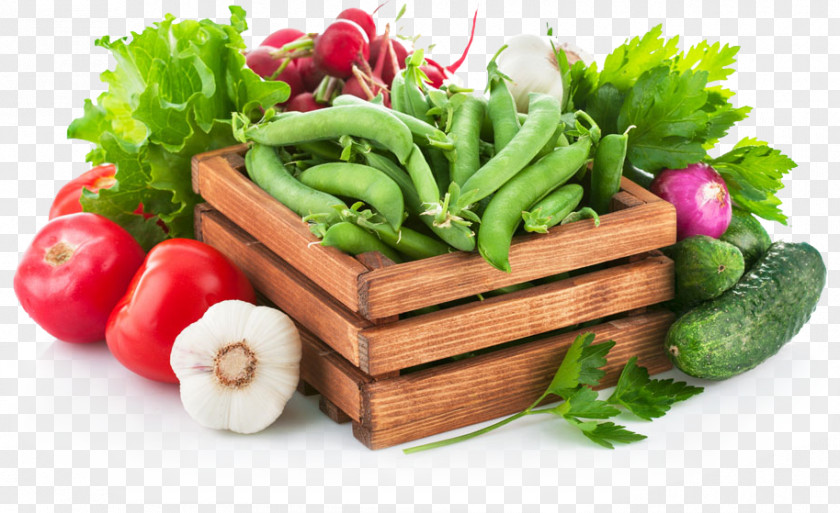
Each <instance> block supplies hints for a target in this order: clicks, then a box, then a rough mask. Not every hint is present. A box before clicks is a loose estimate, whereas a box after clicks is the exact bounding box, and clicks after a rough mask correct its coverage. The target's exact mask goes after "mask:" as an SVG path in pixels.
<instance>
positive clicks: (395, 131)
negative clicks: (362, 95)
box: [245, 105, 414, 162]
mask: <svg viewBox="0 0 840 513" xmlns="http://www.w3.org/2000/svg"><path fill="white" fill-rule="evenodd" d="M245 135H246V138H247V139H249V140H251V141H254V142H258V143H260V144H267V145H269V146H290V145H295V144H300V143H304V142H310V141H322V140H325V139H338V138H339V137H341V136H343V135H350V136H352V137H361V138H364V139H370V140H371V141H375V142H377V143H379V144H381V145H382V146H384V147H385V148H387V149H388V150H389V151H391V152H392V153H393V154H394V155H396V156H397V158H398V159H399V160H400V162H405V160H406V159H407V158H408V155H409V154H410V153H411V150H412V147H413V145H414V142H413V140H412V138H411V131H410V130H409V129H408V127H406V126H405V124H404V123H403V122H402V121H400V120H399V119H397V118H396V117H394V116H393V115H391V114H389V113H387V112H384V111H382V110H380V109H377V108H376V107H373V106H368V105H347V106H344V107H328V108H326V109H319V110H313V111H311V112H304V113H301V114H298V115H296V116H292V117H289V118H284V119H282V120H280V121H275V122H270V123H265V124H261V125H255V126H252V127H249V128H248V129H247V130H246V131H245Z"/></svg>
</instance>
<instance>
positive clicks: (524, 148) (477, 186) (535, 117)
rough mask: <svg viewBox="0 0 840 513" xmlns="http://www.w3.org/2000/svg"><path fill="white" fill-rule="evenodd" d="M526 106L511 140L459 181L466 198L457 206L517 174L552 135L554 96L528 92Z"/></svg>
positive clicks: (557, 109) (556, 104)
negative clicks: (461, 183) (526, 111)
mask: <svg viewBox="0 0 840 513" xmlns="http://www.w3.org/2000/svg"><path fill="white" fill-rule="evenodd" d="M528 109H529V110H528V112H529V114H528V119H527V120H526V121H525V123H524V124H523V125H522V128H521V129H520V130H519V132H517V134H516V135H515V136H514V137H513V139H511V141H510V142H509V143H508V144H507V145H506V146H505V147H504V148H502V151H500V152H499V153H497V154H496V155H495V156H494V157H493V158H492V159H490V160H489V161H488V162H487V163H486V164H484V165H483V166H482V167H481V169H479V170H478V171H476V172H475V174H473V175H472V176H471V177H470V178H469V179H468V180H467V181H466V182H465V183H464V184H463V186H462V187H461V198H466V199H464V200H463V203H464V204H461V205H459V206H461V207H465V206H466V204H469V203H474V202H476V201H478V200H481V199H483V198H485V197H487V196H489V195H490V194H492V193H493V192H495V191H496V190H498V189H499V187H501V186H502V185H504V184H505V182H507V181H508V180H510V179H511V178H513V177H514V176H515V175H516V174H517V173H519V172H520V171H521V170H522V169H523V168H524V167H525V166H526V165H527V164H528V162H530V161H531V159H533V158H534V156H535V155H536V154H537V152H539V151H540V148H542V147H543V145H545V143H546V142H548V140H549V139H550V138H551V136H552V135H553V134H554V129H555V128H556V127H557V124H558V123H559V122H560V113H561V106H560V102H559V101H558V100H557V99H556V98H554V97H552V96H549V95H547V94H541V93H531V95H530V104H529V107H528ZM476 132H477V130H476ZM576 170H577V169H576ZM488 208H489V207H488Z"/></svg>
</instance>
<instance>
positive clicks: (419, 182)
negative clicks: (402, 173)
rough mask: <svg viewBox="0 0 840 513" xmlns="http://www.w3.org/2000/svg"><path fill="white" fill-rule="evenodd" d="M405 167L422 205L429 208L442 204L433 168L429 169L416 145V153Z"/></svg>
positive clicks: (409, 158) (414, 152) (412, 154)
mask: <svg viewBox="0 0 840 513" xmlns="http://www.w3.org/2000/svg"><path fill="white" fill-rule="evenodd" d="M405 167H406V169H407V170H408V176H410V177H411V183H413V184H414V190H416V191H417V197H418V198H420V203H422V204H423V206H424V207H427V208H432V207H434V206H435V205H438V204H440V189H438V186H437V182H436V181H435V175H433V174H432V168H430V167H429V164H428V162H426V158H425V157H424V156H423V152H422V151H420V148H419V147H418V146H417V145H416V144H415V145H414V151H412V152H411V155H409V156H408V161H406V164H405Z"/></svg>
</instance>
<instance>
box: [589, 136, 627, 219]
mask: <svg viewBox="0 0 840 513" xmlns="http://www.w3.org/2000/svg"><path fill="white" fill-rule="evenodd" d="M627 139H628V137H627V132H625V133H623V134H610V135H607V136H604V137H602V138H601V141H600V142H599V143H598V147H597V148H596V149H595V161H594V162H593V163H592V172H591V187H590V189H589V204H590V206H591V207H592V208H593V209H594V210H595V212H597V213H599V214H606V213H607V212H609V210H610V200H611V199H612V197H613V195H614V194H615V193H617V192H618V190H619V189H620V188H621V173H622V171H623V169H624V158H625V157H626V156H627Z"/></svg>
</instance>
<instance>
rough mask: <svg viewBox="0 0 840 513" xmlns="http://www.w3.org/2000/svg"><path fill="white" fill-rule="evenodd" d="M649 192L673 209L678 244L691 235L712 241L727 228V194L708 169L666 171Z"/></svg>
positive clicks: (729, 210) (699, 166) (703, 166)
mask: <svg viewBox="0 0 840 513" xmlns="http://www.w3.org/2000/svg"><path fill="white" fill-rule="evenodd" d="M650 190H651V192H653V193H654V194H656V195H657V196H659V197H661V198H662V199H664V200H665V201H668V202H669V203H671V204H673V205H674V207H675V208H676V210H677V240H678V241H679V240H683V239H685V238H687V237H691V236H693V235H707V236H709V237H714V238H715V239H716V238H718V237H720V236H721V235H722V234H723V232H725V231H726V229H727V228H728V227H729V221H730V220H731V219H732V202H731V200H730V198H729V190H727V188H726V183H725V182H724V181H723V178H722V177H721V176H720V175H719V174H718V173H717V172H716V171H715V170H714V168H712V167H711V166H709V165H706V164H703V163H697V164H691V165H690V166H688V167H687V168H685V169H666V170H665V171H662V172H661V173H659V176H657V177H656V179H654V180H653V183H651V184H650Z"/></svg>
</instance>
